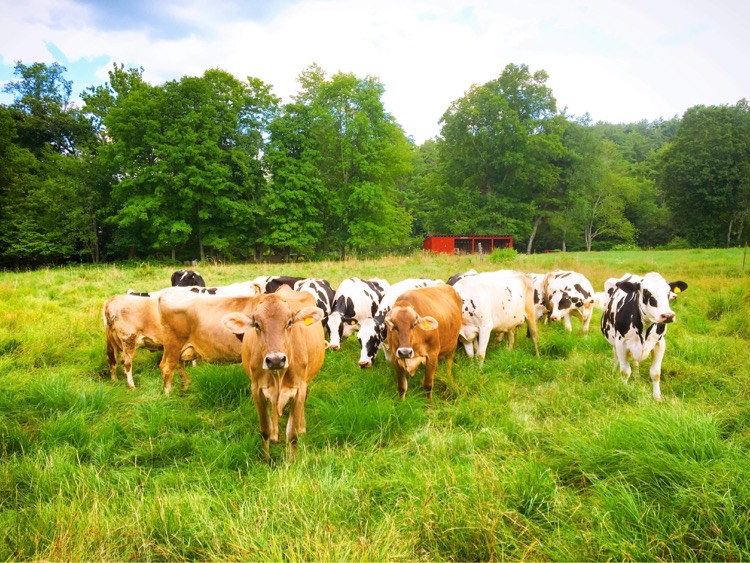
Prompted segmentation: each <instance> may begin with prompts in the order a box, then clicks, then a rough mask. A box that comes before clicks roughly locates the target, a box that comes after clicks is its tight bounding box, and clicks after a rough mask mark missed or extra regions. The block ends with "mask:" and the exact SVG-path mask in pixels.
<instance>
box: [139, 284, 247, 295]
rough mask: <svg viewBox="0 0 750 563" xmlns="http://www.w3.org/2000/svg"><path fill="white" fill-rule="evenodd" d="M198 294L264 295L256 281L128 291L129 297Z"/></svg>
mask: <svg viewBox="0 0 750 563" xmlns="http://www.w3.org/2000/svg"><path fill="white" fill-rule="evenodd" d="M175 292H176V293H185V292H189V293H196V294H199V295H223V296H226V297H253V296H254V295H258V294H259V293H262V292H261V290H260V286H258V284H256V283H255V282H254V281H246V282H239V283H233V284H230V285H222V286H219V287H201V286H197V285H194V286H181V285H177V286H174V287H166V288H164V289H159V290H157V291H148V292H140V291H133V290H132V289H129V290H128V295H134V296H137V297H159V295H161V294H162V293H175Z"/></svg>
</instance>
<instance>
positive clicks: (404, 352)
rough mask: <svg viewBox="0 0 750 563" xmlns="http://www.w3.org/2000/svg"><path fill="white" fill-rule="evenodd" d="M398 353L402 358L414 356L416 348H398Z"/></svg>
mask: <svg viewBox="0 0 750 563" xmlns="http://www.w3.org/2000/svg"><path fill="white" fill-rule="evenodd" d="M396 355H397V356H398V357H399V358H401V359H402V360H406V359H408V358H413V357H414V348H399V349H398V350H396Z"/></svg>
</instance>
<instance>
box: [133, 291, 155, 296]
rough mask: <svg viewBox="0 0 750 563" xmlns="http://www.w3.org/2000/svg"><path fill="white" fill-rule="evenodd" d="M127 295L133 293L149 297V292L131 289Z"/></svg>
mask: <svg viewBox="0 0 750 563" xmlns="http://www.w3.org/2000/svg"><path fill="white" fill-rule="evenodd" d="M128 295H135V296H136V297H151V294H150V293H148V292H147V291H140V292H139V291H131V292H130V293H129V294H128Z"/></svg>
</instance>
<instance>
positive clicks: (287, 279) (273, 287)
mask: <svg viewBox="0 0 750 563" xmlns="http://www.w3.org/2000/svg"><path fill="white" fill-rule="evenodd" d="M304 279H306V278H295V277H292V276H271V277H270V278H269V279H268V281H267V282H266V289H265V291H264V292H263V293H276V291H277V290H278V289H279V288H280V287H281V286H282V285H288V286H289V287H291V288H292V289H294V284H295V283H297V282H298V281H302V280H304Z"/></svg>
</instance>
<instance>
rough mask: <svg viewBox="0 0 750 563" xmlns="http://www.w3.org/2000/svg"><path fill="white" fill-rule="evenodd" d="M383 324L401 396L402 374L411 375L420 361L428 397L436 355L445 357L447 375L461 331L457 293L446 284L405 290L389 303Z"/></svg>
mask: <svg viewBox="0 0 750 563" xmlns="http://www.w3.org/2000/svg"><path fill="white" fill-rule="evenodd" d="M385 324H386V327H387V329H388V336H387V338H388V343H389V344H390V347H391V351H392V356H391V358H392V359H391V361H392V362H393V366H394V367H395V369H396V379H397V383H398V393H399V395H400V396H401V399H403V398H404V397H405V395H406V389H407V387H408V383H407V380H406V374H407V373H408V374H409V375H414V373H415V372H416V371H417V368H418V367H419V366H420V365H422V364H424V366H425V371H424V380H423V382H422V385H423V387H424V389H425V392H426V394H427V398H428V399H430V398H432V383H433V380H434V378H435V371H436V370H437V364H438V359H439V358H445V359H446V361H447V364H448V376H449V377H450V375H451V370H452V368H453V355H454V354H455V352H456V345H457V344H458V335H459V332H460V331H461V298H460V297H459V296H458V293H456V290H455V289H453V287H452V286H450V285H438V286H434V287H424V288H419V289H412V290H411V291H407V292H406V293H404V294H402V295H401V297H399V298H398V299H397V300H396V302H395V303H394V304H393V308H392V309H391V311H390V312H389V313H388V314H387V315H386V317H385Z"/></svg>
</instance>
